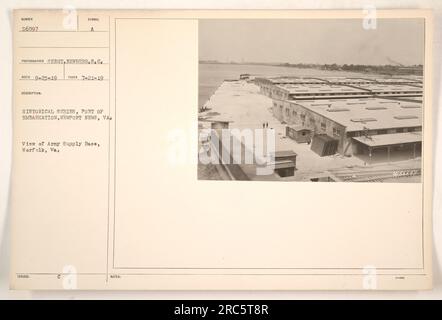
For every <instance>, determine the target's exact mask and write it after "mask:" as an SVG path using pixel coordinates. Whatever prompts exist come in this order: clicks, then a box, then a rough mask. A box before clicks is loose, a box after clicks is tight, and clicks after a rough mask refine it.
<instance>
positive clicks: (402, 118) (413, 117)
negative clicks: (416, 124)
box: [394, 115, 418, 120]
mask: <svg viewBox="0 0 442 320" xmlns="http://www.w3.org/2000/svg"><path fill="white" fill-rule="evenodd" d="M394 118H395V119H397V120H408V119H418V116H411V115H410V116H394Z"/></svg>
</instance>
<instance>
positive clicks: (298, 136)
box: [285, 125, 312, 143]
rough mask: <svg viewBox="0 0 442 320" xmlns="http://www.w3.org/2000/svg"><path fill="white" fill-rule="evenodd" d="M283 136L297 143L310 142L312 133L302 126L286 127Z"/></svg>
mask: <svg viewBox="0 0 442 320" xmlns="http://www.w3.org/2000/svg"><path fill="white" fill-rule="evenodd" d="M285 135H286V136H287V137H289V138H291V139H293V140H295V141H296V142H298V143H308V142H310V141H311V135H312V131H311V130H310V129H309V128H306V127H304V126H302V125H294V126H286V127H285Z"/></svg>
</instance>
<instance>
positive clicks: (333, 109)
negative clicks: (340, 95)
mask: <svg viewBox="0 0 442 320" xmlns="http://www.w3.org/2000/svg"><path fill="white" fill-rule="evenodd" d="M289 102H291V103H292V104H296V105H300V106H302V107H304V108H306V109H308V110H311V111H313V112H315V113H317V114H319V115H322V116H323V117H325V118H328V119H330V120H332V121H334V122H336V123H339V124H341V125H343V126H345V127H346V130H347V131H348V132H351V131H361V130H364V129H365V128H368V129H388V128H404V127H419V126H422V108H421V107H422V103H417V102H404V101H397V100H390V99H382V98H362V99H339V100H335V99H332V100H321V101H313V100H305V101H289Z"/></svg>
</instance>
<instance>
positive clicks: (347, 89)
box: [276, 83, 366, 95]
mask: <svg viewBox="0 0 442 320" xmlns="http://www.w3.org/2000/svg"><path fill="white" fill-rule="evenodd" d="M276 87H277V88H280V89H282V90H286V91H287V92H288V93H289V94H293V95H302V94H327V93H330V94H331V93H365V92H366V90H363V89H358V88H355V87H351V86H346V85H330V84H322V83H317V84H280V85H276Z"/></svg>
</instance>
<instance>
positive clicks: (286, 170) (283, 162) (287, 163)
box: [274, 150, 297, 177]
mask: <svg viewBox="0 0 442 320" xmlns="http://www.w3.org/2000/svg"><path fill="white" fill-rule="evenodd" d="M296 156H297V154H296V153H295V152H293V151H292V150H282V151H276V152H275V153H274V157H275V173H276V174H277V175H279V176H280V177H290V176H294V175H295V170H296Z"/></svg>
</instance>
